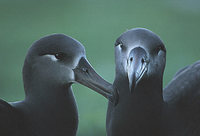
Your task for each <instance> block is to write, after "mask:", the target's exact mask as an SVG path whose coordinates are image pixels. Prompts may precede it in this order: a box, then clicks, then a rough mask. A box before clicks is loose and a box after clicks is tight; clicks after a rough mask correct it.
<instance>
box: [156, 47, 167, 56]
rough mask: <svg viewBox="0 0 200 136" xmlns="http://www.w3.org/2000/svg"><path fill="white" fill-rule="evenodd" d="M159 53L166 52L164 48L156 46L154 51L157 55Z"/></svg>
mask: <svg viewBox="0 0 200 136" xmlns="http://www.w3.org/2000/svg"><path fill="white" fill-rule="evenodd" d="M160 51H163V52H166V49H165V47H164V46H158V47H157V48H156V50H155V52H156V53H157V54H158V53H159V52H160Z"/></svg>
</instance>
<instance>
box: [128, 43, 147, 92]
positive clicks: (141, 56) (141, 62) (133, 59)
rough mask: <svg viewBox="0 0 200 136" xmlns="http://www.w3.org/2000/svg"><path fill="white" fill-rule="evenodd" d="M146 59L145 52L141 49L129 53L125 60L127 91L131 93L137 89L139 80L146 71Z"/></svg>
mask: <svg viewBox="0 0 200 136" xmlns="http://www.w3.org/2000/svg"><path fill="white" fill-rule="evenodd" d="M148 63H149V61H148V59H147V53H146V51H145V50H144V49H143V48H141V47H136V48H134V49H132V50H131V51H130V54H129V57H128V60H127V74H128V80H129V89H130V91H131V92H132V91H133V90H135V88H136V87H137V85H138V83H139V82H140V80H141V79H142V78H143V76H144V74H145V73H146V72H147V70H148V67H147V66H148Z"/></svg>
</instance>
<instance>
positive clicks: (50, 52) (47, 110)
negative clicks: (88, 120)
mask: <svg viewBox="0 0 200 136" xmlns="http://www.w3.org/2000/svg"><path fill="white" fill-rule="evenodd" d="M76 71H78V72H81V73H82V74H80V75H79V74H76V77H75V73H76ZM75 78H76V79H77V80H78V79H80V80H81V81H82V82H84V84H85V85H87V86H88V87H90V88H92V89H93V90H95V91H97V92H98V93H100V94H102V95H103V96H104V97H106V98H108V99H110V101H112V96H113V95H112V91H111V90H112V89H111V88H112V85H111V84H109V83H108V82H106V81H105V80H103V79H102V78H101V77H100V76H98V74H97V73H96V72H95V71H94V70H93V68H92V67H91V65H90V64H89V62H88V61H87V59H86V55H85V49H84V46H83V45H82V44H81V43H80V42H78V41H77V40H75V39H73V38H71V37H69V36H66V35H64V34H53V35H48V36H45V37H43V38H41V39H40V40H38V41H36V42H34V43H33V45H32V46H31V47H30V49H29V50H28V53H27V55H26V59H25V61H24V66H23V83H24V90H25V99H24V100H22V101H17V102H10V103H9V102H6V101H4V100H0V135H1V136H75V135H76V132H77V128H78V112H77V106H76V102H75V99H74V96H73V92H72V87H71V86H72V84H73V83H74V82H75ZM99 84H101V85H103V86H105V88H99V87H100V85H99ZM103 89H104V91H102V90H103Z"/></svg>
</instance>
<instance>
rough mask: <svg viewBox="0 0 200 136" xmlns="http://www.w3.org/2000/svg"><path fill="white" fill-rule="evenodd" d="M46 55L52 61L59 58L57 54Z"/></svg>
mask: <svg viewBox="0 0 200 136" xmlns="http://www.w3.org/2000/svg"><path fill="white" fill-rule="evenodd" d="M44 56H46V57H48V58H50V59H51V60H52V61H57V60H58V59H57V58H56V57H55V55H49V54H47V55H44Z"/></svg>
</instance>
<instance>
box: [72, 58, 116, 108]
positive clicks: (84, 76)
mask: <svg viewBox="0 0 200 136" xmlns="http://www.w3.org/2000/svg"><path fill="white" fill-rule="evenodd" d="M73 71H74V74H75V81H77V82H78V83H80V84H82V85H85V86H87V87H89V88H91V89H93V90H94V91H96V92H97V93H99V94H101V95H103V96H104V97H106V98H107V99H108V100H109V101H111V102H113V103H114V104H116V102H117V94H116V90H115V89H114V88H113V86H112V84H110V83H108V82H107V81H105V80H104V79H103V78H102V77H101V76H99V75H98V74H97V73H96V72H95V70H94V69H93V68H92V66H91V65H90V64H89V62H88V61H87V59H86V58H84V57H82V58H81V59H80V61H79V63H78V66H77V67H76V68H75V69H73Z"/></svg>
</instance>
